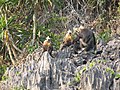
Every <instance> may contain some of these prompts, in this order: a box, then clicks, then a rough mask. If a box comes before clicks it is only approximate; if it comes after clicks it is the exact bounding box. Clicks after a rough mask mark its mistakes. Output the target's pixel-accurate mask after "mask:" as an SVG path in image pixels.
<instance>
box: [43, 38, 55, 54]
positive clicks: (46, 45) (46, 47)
mask: <svg viewBox="0 0 120 90" xmlns="http://www.w3.org/2000/svg"><path fill="white" fill-rule="evenodd" d="M42 47H43V52H45V51H48V53H49V54H50V55H51V56H52V51H53V46H52V42H51V38H50V37H49V36H48V37H46V40H45V41H44V42H43V44H42Z"/></svg>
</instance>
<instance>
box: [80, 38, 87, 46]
mask: <svg viewBox="0 0 120 90" xmlns="http://www.w3.org/2000/svg"><path fill="white" fill-rule="evenodd" d="M80 42H81V44H82V45H83V46H87V43H85V42H84V41H83V39H82V38H80Z"/></svg>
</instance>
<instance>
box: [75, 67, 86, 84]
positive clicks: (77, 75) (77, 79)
mask: <svg viewBox="0 0 120 90" xmlns="http://www.w3.org/2000/svg"><path fill="white" fill-rule="evenodd" d="M84 71H86V66H85V67H83V69H82V70H80V72H77V73H76V75H75V77H74V81H75V82H77V83H78V82H80V78H81V75H82V73H83V72H84Z"/></svg>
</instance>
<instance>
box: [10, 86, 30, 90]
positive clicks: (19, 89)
mask: <svg viewBox="0 0 120 90" xmlns="http://www.w3.org/2000/svg"><path fill="white" fill-rule="evenodd" d="M12 90H29V89H26V88H25V87H24V86H20V87H14V88H13V89H12Z"/></svg>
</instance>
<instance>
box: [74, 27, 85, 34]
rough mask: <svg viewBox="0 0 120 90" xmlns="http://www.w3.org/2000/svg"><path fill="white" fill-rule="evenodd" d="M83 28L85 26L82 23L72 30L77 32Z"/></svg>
mask: <svg viewBox="0 0 120 90" xmlns="http://www.w3.org/2000/svg"><path fill="white" fill-rule="evenodd" d="M84 29H85V27H84V26H83V25H80V26H79V27H77V28H75V27H74V28H73V31H74V33H79V32H81V31H82V30H84Z"/></svg>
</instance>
